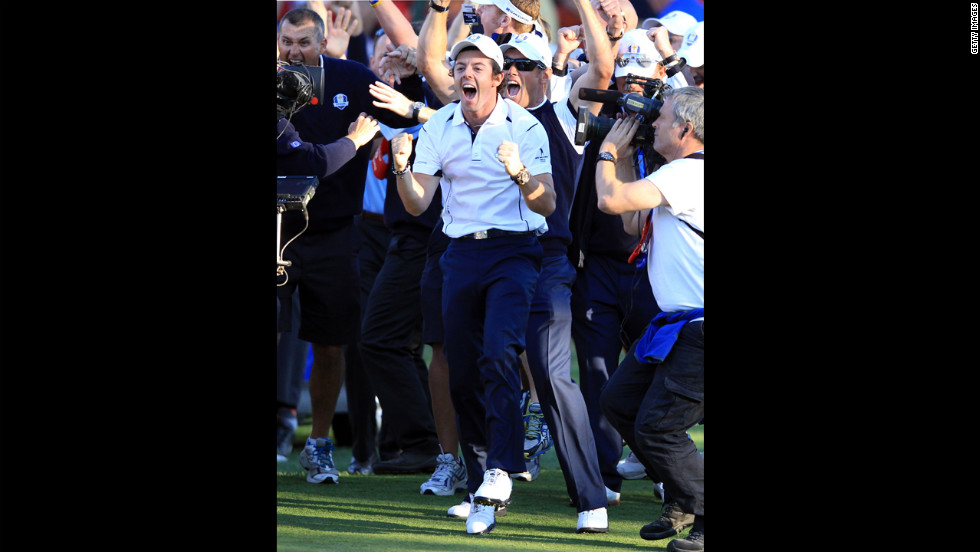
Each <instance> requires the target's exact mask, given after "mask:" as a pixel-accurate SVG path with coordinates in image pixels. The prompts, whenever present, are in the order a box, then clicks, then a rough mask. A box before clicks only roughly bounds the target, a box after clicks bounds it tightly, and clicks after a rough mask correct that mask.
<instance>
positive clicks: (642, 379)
mask: <svg viewBox="0 0 980 552" xmlns="http://www.w3.org/2000/svg"><path fill="white" fill-rule="evenodd" d="M634 348H635V347H634ZM600 404H601V406H602V411H603V413H605V415H606V417H607V418H608V419H609V421H610V422H611V423H612V424H613V426H614V427H615V428H616V429H617V430H619V432H620V434H622V435H623V437H625V438H626V442H627V443H628V444H629V446H630V448H631V449H632V450H633V452H635V453H636V456H637V458H639V459H640V462H642V463H643V465H644V466H646V467H647V469H648V470H651V469H652V470H654V471H655V472H656V473H657V474H658V475H659V476H660V478H661V481H663V484H664V493H665V494H666V495H667V496H669V497H670V500H671V501H675V502H677V503H678V505H679V506H680V508H681V509H682V510H684V511H685V512H687V513H689V514H696V515H699V516H703V515H704V457H703V456H701V454H700V453H699V452H698V449H697V447H696V446H695V444H694V441H692V440H691V436H690V435H688V433H687V431H688V430H689V429H690V428H692V427H694V425H696V424H697V423H698V422H700V421H701V420H702V419H703V418H704V321H697V322H689V323H688V324H685V325H684V327H683V329H681V332H680V334H679V336H678V338H677V342H676V343H675V344H674V347H673V348H672V349H671V351H670V353H669V354H668V355H667V357H666V358H665V359H664V361H663V362H661V363H659V364H648V363H642V362H639V361H638V360H636V357H635V356H634V355H633V348H631V349H630V352H629V353H628V354H627V355H626V358H625V359H624V360H623V363H622V364H620V365H619V369H618V370H616V373H614V374H613V375H612V376H611V377H610V378H609V381H608V382H606V386H605V388H604V389H603V391H602V396H601V400H600Z"/></svg>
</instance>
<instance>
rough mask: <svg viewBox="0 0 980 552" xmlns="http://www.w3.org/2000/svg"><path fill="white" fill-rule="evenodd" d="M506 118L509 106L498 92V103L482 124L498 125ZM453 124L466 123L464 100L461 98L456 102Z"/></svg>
mask: <svg viewBox="0 0 980 552" xmlns="http://www.w3.org/2000/svg"><path fill="white" fill-rule="evenodd" d="M506 120H507V106H505V105H504V97H503V96H501V95H500V94H497V105H495V106H493V111H491V112H490V116H489V117H487V120H486V121H484V122H483V125H482V126H486V125H487V123H490V124H491V125H496V124H500V123H503V122H504V121H506ZM452 124H454V125H462V124H466V119H465V118H463V102H462V100H460V101H459V102H458V103H457V104H456V111H455V114H454V115H453V122H452Z"/></svg>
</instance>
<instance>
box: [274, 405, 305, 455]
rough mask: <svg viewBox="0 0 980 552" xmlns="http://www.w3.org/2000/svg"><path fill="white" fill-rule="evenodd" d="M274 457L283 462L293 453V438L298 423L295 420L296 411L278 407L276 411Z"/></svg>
mask: <svg viewBox="0 0 980 552" xmlns="http://www.w3.org/2000/svg"><path fill="white" fill-rule="evenodd" d="M276 422H277V424H276V455H277V456H281V457H283V460H285V459H286V458H285V457H287V456H289V454H290V453H291V452H293V436H294V435H296V428H297V427H299V422H298V421H297V419H296V411H295V410H292V409H289V408H285V407H280V408H279V409H278V410H277V411H276Z"/></svg>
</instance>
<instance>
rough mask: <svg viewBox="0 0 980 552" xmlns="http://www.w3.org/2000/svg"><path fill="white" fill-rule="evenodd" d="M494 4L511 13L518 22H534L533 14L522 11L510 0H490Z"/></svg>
mask: <svg viewBox="0 0 980 552" xmlns="http://www.w3.org/2000/svg"><path fill="white" fill-rule="evenodd" d="M490 3H492V4H493V5H494V6H497V7H498V8H500V11H502V12H504V13H506V14H507V15H509V16H510V17H511V18H512V19H513V20H514V21H517V22H518V23H524V24H525V25H531V24H533V23H534V19H531V16H530V15H528V14H526V13H524V12H522V11H521V10H520V9H518V8H517V6H515V5H514V4H512V3H511V1H510V0H490Z"/></svg>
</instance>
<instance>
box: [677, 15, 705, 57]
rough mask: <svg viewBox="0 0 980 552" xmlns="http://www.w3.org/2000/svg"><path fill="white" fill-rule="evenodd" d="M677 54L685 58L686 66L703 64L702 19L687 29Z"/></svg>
mask: <svg viewBox="0 0 980 552" xmlns="http://www.w3.org/2000/svg"><path fill="white" fill-rule="evenodd" d="M677 56H678V57H682V58H685V59H686V60H687V66H688V67H701V66H702V65H704V21H702V22H700V23H698V24H697V25H695V26H694V27H692V28H690V29H688V31H687V35H686V36H685V37H684V42H683V43H682V44H681V47H680V49H678V50H677Z"/></svg>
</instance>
